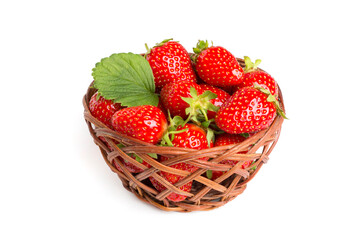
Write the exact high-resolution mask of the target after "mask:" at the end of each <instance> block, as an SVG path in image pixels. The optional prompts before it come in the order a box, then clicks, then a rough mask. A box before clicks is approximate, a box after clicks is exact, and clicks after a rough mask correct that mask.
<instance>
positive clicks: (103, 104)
mask: <svg viewBox="0 0 360 240" xmlns="http://www.w3.org/2000/svg"><path fill="white" fill-rule="evenodd" d="M120 108H121V104H120V103H114V102H113V101H112V100H106V99H105V98H103V97H101V96H100V95H99V94H98V92H96V93H95V94H94V95H92V96H91V98H90V102H89V109H90V112H91V114H92V115H93V116H94V117H95V118H96V119H98V120H99V121H101V122H102V123H104V124H105V125H106V126H108V127H109V128H112V126H111V121H110V120H111V117H112V115H114V113H115V112H116V111H118V110H119V109H120Z"/></svg>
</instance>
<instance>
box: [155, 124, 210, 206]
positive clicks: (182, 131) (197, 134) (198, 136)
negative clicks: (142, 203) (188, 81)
mask: <svg viewBox="0 0 360 240" xmlns="http://www.w3.org/2000/svg"><path fill="white" fill-rule="evenodd" d="M176 131H177V133H176V134H174V135H173V140H172V142H171V143H169V144H171V146H174V147H183V148H192V149H198V150H200V149H206V148H208V147H209V145H210V147H212V146H213V143H212V142H211V143H210V144H208V141H207V139H206V133H205V131H204V130H203V129H202V128H201V127H199V126H197V125H195V124H190V123H187V124H185V125H184V126H182V125H180V126H178V127H177V128H176ZM167 159H168V158H166V157H163V156H161V158H160V161H161V162H163V161H165V160H167ZM202 160H204V161H206V160H207V159H202ZM170 167H172V168H176V169H180V170H184V171H188V172H194V171H196V170H197V169H198V168H197V167H195V166H193V165H191V164H188V163H183V162H182V163H177V164H174V165H171V166H170ZM159 174H160V176H162V177H164V178H165V179H166V180H167V181H169V182H170V183H171V184H175V183H177V182H178V181H180V180H182V179H183V178H184V177H182V176H179V175H175V174H172V173H168V172H164V171H161V172H160V173H159ZM150 181H151V182H152V184H153V185H154V187H155V188H156V189H157V190H158V191H160V192H161V191H164V190H165V189H166V187H165V186H163V185H162V184H161V183H160V182H158V181H157V180H155V179H154V178H153V177H150ZM191 187H192V181H190V182H188V183H186V184H184V185H183V186H181V187H180V189H181V190H183V191H186V192H190V190H191ZM167 198H168V199H169V200H171V201H174V202H179V201H183V200H185V198H186V196H184V195H180V194H177V193H171V194H170V195H169V196H168V197H167Z"/></svg>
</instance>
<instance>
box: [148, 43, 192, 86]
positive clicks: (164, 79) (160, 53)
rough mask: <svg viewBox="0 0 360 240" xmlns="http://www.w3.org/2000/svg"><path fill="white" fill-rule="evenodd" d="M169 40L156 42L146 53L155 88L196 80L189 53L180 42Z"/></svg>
mask: <svg viewBox="0 0 360 240" xmlns="http://www.w3.org/2000/svg"><path fill="white" fill-rule="evenodd" d="M171 40H172V39H166V40H164V41H162V42H161V43H158V44H157V45H156V46H155V47H153V48H152V49H148V53H147V54H146V60H147V61H148V62H149V64H150V67H151V69H152V71H153V74H154V81H155V86H156V88H157V89H161V88H162V87H164V86H165V85H166V84H167V83H172V82H180V81H191V82H196V75H195V72H194V70H193V68H192V63H191V60H190V56H189V53H188V52H187V51H186V49H185V48H184V47H183V46H182V45H181V44H180V43H178V42H175V41H171ZM146 47H147V45H146Z"/></svg>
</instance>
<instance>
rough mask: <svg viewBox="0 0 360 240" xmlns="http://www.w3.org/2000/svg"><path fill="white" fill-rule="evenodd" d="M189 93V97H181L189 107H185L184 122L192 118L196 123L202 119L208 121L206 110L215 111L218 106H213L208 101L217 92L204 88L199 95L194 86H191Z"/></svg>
mask: <svg viewBox="0 0 360 240" xmlns="http://www.w3.org/2000/svg"><path fill="white" fill-rule="evenodd" d="M190 95H191V97H188V98H187V97H181V99H182V100H183V101H185V102H186V103H187V104H189V107H188V108H186V109H185V113H186V115H188V118H187V120H186V122H188V121H189V120H192V121H194V122H195V123H197V124H198V125H201V123H202V122H203V121H204V120H205V121H206V122H208V121H209V119H208V116H207V111H209V110H210V111H214V112H217V111H218V110H219V107H217V106H215V105H214V104H212V103H211V102H210V100H211V99H215V98H217V94H215V93H213V92H211V91H209V90H206V91H204V92H203V93H202V94H201V95H198V92H197V91H196V89H195V88H194V87H191V88H190ZM203 119H204V120H203Z"/></svg>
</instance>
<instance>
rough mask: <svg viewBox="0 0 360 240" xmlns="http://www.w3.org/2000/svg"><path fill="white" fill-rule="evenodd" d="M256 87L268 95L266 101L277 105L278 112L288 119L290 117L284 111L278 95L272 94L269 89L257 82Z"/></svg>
mask: <svg viewBox="0 0 360 240" xmlns="http://www.w3.org/2000/svg"><path fill="white" fill-rule="evenodd" d="M254 88H256V89H257V90H259V91H260V92H262V93H265V94H266V95H267V96H268V97H267V99H266V101H268V102H271V103H273V104H274V106H275V108H276V111H277V113H278V114H279V115H280V116H282V117H283V118H284V119H288V118H287V117H286V116H285V113H284V111H283V110H282V109H281V107H280V103H279V101H278V100H277V99H276V97H275V96H274V95H272V94H271V93H270V91H269V90H267V89H265V88H263V87H261V86H260V85H259V84H257V83H254Z"/></svg>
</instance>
